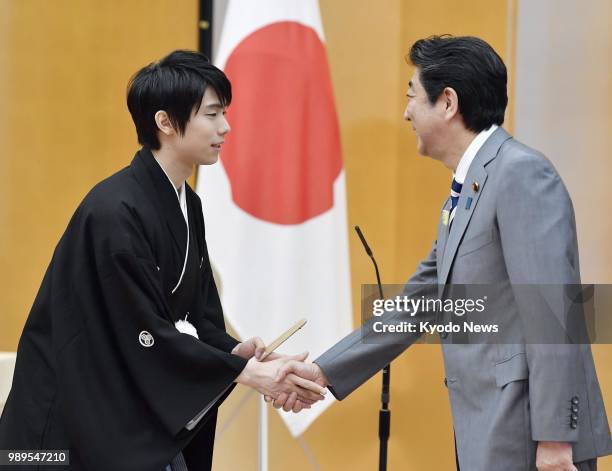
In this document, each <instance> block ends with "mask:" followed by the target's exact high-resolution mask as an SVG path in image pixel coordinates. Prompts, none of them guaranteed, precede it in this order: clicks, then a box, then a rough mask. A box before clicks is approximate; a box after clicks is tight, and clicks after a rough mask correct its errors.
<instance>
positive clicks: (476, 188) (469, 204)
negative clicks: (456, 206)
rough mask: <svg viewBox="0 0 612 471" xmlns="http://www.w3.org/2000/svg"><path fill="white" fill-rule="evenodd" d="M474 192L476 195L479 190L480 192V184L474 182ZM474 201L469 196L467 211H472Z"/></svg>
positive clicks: (466, 204)
mask: <svg viewBox="0 0 612 471" xmlns="http://www.w3.org/2000/svg"><path fill="white" fill-rule="evenodd" d="M472 190H474V193H478V190H480V184H479V183H478V182H472ZM472 201H473V198H472V197H471V196H468V198H467V200H466V201H465V209H470V207H471V206H472Z"/></svg>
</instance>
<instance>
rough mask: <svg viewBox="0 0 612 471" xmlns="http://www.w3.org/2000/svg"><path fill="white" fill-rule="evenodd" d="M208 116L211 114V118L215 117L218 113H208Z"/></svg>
mask: <svg viewBox="0 0 612 471" xmlns="http://www.w3.org/2000/svg"><path fill="white" fill-rule="evenodd" d="M206 116H210V117H211V118H214V117H215V116H217V113H206Z"/></svg>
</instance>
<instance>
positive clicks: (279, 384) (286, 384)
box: [232, 337, 328, 413]
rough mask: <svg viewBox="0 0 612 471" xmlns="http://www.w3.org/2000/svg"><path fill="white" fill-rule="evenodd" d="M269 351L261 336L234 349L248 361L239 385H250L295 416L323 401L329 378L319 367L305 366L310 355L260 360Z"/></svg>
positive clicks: (274, 355) (274, 404) (269, 357)
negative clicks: (266, 350)
mask: <svg viewBox="0 0 612 471" xmlns="http://www.w3.org/2000/svg"><path fill="white" fill-rule="evenodd" d="M265 349H266V346H265V344H264V343H263V341H262V340H261V339H260V338H259V337H253V338H251V339H249V340H245V341H244V342H242V343H239V344H238V345H236V346H235V347H234V349H233V350H232V353H233V354H234V355H238V356H240V357H242V358H244V359H245V360H248V362H247V364H246V366H245V368H244V369H243V370H242V372H241V373H240V375H239V376H238V378H236V382H237V383H240V384H244V385H245V386H249V387H251V388H253V389H255V390H257V391H259V392H260V393H261V394H263V395H264V399H265V400H266V402H273V406H274V407H275V408H277V409H280V408H281V407H282V408H283V410H285V411H287V412H289V411H293V412H295V413H297V412H300V411H301V410H302V409H309V408H310V406H311V405H312V404H314V403H315V402H317V401H320V400H322V399H324V397H325V394H326V393H327V390H326V389H325V387H326V386H327V385H328V381H327V378H326V377H325V375H324V374H323V372H322V371H321V368H319V366H318V365H316V364H314V363H306V362H305V360H306V358H307V357H308V352H304V353H301V354H299V355H292V356H291V355H281V354H278V353H271V354H270V355H268V356H267V357H266V359H265V360H263V361H260V360H259V358H261V356H262V355H263V353H264V351H265Z"/></svg>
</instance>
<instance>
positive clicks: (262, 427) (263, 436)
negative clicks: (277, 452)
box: [257, 395, 268, 471]
mask: <svg viewBox="0 0 612 471" xmlns="http://www.w3.org/2000/svg"><path fill="white" fill-rule="evenodd" d="M258 438H259V439H258V447H257V448H258V453H257V469H258V471H268V404H266V401H264V398H263V396H262V395H259V437H258Z"/></svg>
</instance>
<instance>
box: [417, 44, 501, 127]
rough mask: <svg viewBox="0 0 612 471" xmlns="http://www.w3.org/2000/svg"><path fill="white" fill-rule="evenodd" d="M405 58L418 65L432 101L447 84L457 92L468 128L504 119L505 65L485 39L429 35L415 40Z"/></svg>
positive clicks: (485, 125) (420, 75) (498, 122)
mask: <svg viewBox="0 0 612 471" xmlns="http://www.w3.org/2000/svg"><path fill="white" fill-rule="evenodd" d="M407 59H409V60H410V62H412V63H413V64H414V65H415V66H416V67H418V69H419V78H420V80H421V83H422V84H423V88H424V89H425V91H426V92H427V97H428V98H429V102H430V103H431V104H433V103H435V102H436V100H437V99H438V97H439V96H440V94H441V93H442V92H443V91H444V88H446V87H451V88H452V89H454V90H455V92H457V96H458V97H459V112H460V113H461V116H462V117H463V121H464V123H465V126H466V127H467V128H468V129H470V130H472V131H474V132H480V131H483V130H485V129H488V128H489V127H491V125H493V124H498V125H501V124H502V123H503V122H504V112H505V111H506V105H507V104H508V92H507V90H506V85H507V81H508V77H507V72H506V66H505V65H504V62H503V61H502V59H501V57H499V55H498V54H497V53H496V52H495V51H494V50H493V48H492V47H491V46H490V45H489V44H488V43H487V42H485V41H483V40H482V39H480V38H476V37H473V36H457V37H454V36H451V35H448V34H445V35H442V36H430V37H429V38H426V39H419V40H418V41H417V42H415V43H414V44H413V45H412V47H411V48H410V52H409V54H408V56H407Z"/></svg>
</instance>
